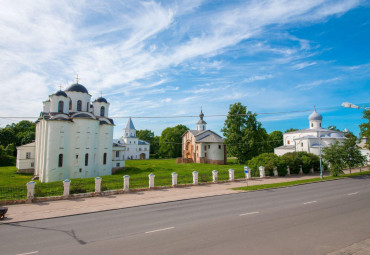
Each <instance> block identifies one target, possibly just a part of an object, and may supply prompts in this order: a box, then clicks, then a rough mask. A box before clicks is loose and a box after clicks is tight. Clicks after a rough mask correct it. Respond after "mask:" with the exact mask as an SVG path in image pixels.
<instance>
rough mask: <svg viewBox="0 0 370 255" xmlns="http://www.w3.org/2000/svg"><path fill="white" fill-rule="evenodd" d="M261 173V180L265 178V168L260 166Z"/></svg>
mask: <svg viewBox="0 0 370 255" xmlns="http://www.w3.org/2000/svg"><path fill="white" fill-rule="evenodd" d="M258 169H259V171H260V177H261V178H265V176H266V175H265V167H264V166H260V167H259V168H258Z"/></svg>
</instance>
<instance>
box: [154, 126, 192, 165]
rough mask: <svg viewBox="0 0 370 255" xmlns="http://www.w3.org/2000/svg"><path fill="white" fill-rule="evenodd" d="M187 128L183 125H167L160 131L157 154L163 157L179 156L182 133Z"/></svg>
mask: <svg viewBox="0 0 370 255" xmlns="http://www.w3.org/2000/svg"><path fill="white" fill-rule="evenodd" d="M187 130H189V128H188V127H186V126H184V125H177V126H175V127H168V128H166V129H165V130H163V131H162V134H161V138H160V142H159V154H160V155H161V156H162V157H164V158H176V157H181V155H182V153H181V147H182V146H181V144H182V139H181V138H182V135H183V134H184V133H185V132H186V131H187Z"/></svg>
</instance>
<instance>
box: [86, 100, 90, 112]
mask: <svg viewBox="0 0 370 255" xmlns="http://www.w3.org/2000/svg"><path fill="white" fill-rule="evenodd" d="M86 111H87V112H88V111H89V102H87V103H86Z"/></svg>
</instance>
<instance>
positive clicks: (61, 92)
mask: <svg viewBox="0 0 370 255" xmlns="http://www.w3.org/2000/svg"><path fill="white" fill-rule="evenodd" d="M55 95H56V96H62V97H68V96H67V94H66V93H65V92H64V91H61V90H59V91H58V92H57V93H55Z"/></svg>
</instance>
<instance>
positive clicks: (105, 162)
mask: <svg viewBox="0 0 370 255" xmlns="http://www.w3.org/2000/svg"><path fill="white" fill-rule="evenodd" d="M106 164H107V153H106V152H105V153H104V155H103V165H106Z"/></svg>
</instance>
